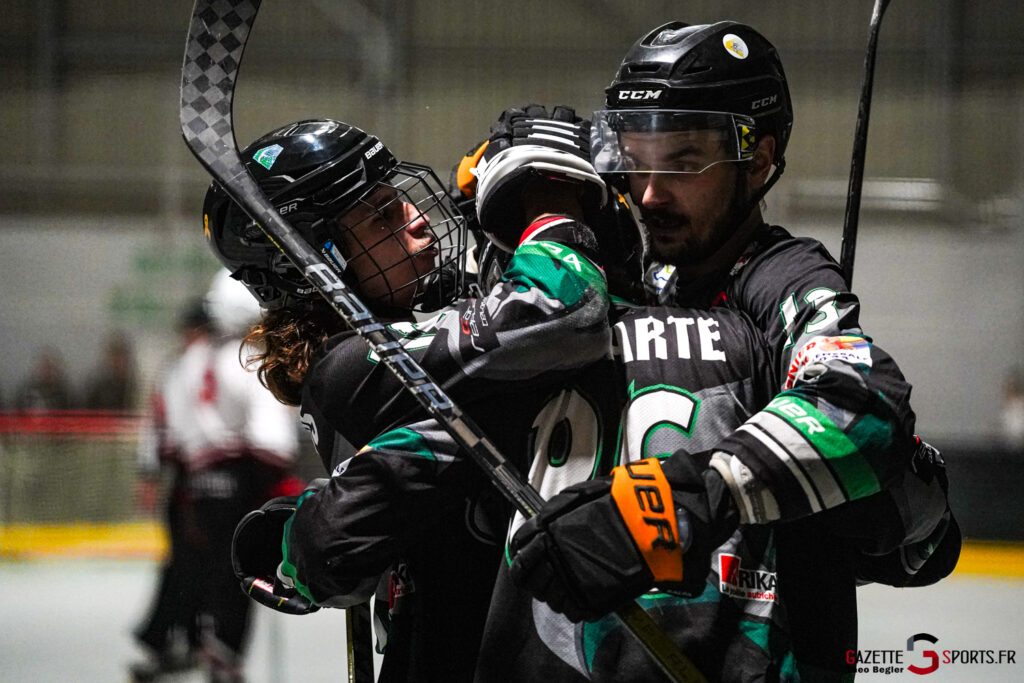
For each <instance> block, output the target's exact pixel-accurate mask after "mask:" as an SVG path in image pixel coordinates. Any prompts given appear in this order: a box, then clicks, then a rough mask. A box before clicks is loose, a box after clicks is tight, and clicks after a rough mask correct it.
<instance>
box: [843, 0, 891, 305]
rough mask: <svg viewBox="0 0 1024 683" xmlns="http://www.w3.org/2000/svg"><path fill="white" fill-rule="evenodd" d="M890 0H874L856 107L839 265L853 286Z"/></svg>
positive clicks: (849, 284) (848, 285)
mask: <svg viewBox="0 0 1024 683" xmlns="http://www.w3.org/2000/svg"><path fill="white" fill-rule="evenodd" d="M888 6H889V0H875V7H874V10H872V12H871V24H870V25H869V26H868V49H867V53H866V54H865V55H864V81H863V84H862V85H861V91H860V105H859V106H858V107H857V127H856V129H855V131H854V134H853V158H852V159H851V160H850V185H849V187H848V188H847V190H846V217H845V218H844V220H843V243H842V247H841V251H840V253H839V265H840V266H841V267H842V269H843V274H844V275H846V286H847V287H853V258H854V254H855V253H856V251H857V221H858V220H859V217H860V193H861V185H862V184H863V182H864V154H865V152H866V151H867V146H868V119H869V118H870V116H871V88H872V85H873V84H874V80H875V53H876V52H877V51H878V29H879V28H880V27H881V25H882V15H883V14H885V8H886V7H888Z"/></svg>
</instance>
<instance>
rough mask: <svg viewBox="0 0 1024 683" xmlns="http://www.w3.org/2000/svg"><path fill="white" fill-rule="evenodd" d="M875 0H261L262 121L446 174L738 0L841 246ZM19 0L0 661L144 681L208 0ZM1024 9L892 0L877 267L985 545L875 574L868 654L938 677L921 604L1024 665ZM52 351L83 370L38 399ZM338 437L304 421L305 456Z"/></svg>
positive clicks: (238, 109)
mask: <svg viewBox="0 0 1024 683" xmlns="http://www.w3.org/2000/svg"><path fill="white" fill-rule="evenodd" d="M871 5H872V3H871V2H870V0H824V1H822V0H766V1H763V2H750V1H749V0H747V1H746V2H739V1H735V0H719V1H717V2H716V1H712V0H694V1H692V2H687V3H678V2H660V1H659V2H647V1H639V2H623V3H614V2H610V1H609V0H591V1H586V2H585V1H584V0H565V1H563V2H558V3H552V2H550V1H544V0H522V1H521V2H518V3H515V6H514V8H512V7H511V6H510V5H509V3H506V2H496V1H493V0H487V1H485V2H474V3H468V2H464V3H463V2H459V3H454V2H449V3H439V2H427V1H425V0H408V1H406V2H398V1H397V0H380V1H375V2H371V1H370V0H355V1H351V2H350V1H344V2H343V1H340V0H337V1H332V0H292V1H290V2H286V1H285V0H264V2H263V6H262V9H261V10H260V19H259V21H258V22H257V24H256V26H255V28H254V30H253V35H252V38H251V40H250V44H249V47H248V49H247V53H246V63H245V65H244V67H243V68H242V70H241V75H240V78H239V84H238V88H237V91H236V96H235V112H234V118H235V125H236V134H237V137H238V142H239V145H240V146H244V145H246V144H248V143H249V142H250V141H251V140H252V139H253V138H254V137H255V136H256V135H257V134H258V133H260V132H262V131H264V130H267V129H269V128H270V127H272V126H274V125H275V124H279V123H284V122H287V121H292V120H296V119H299V118H303V117H315V116H330V117H334V118H339V119H342V120H345V121H350V122H352V123H355V124H358V125H360V126H362V127H365V128H366V129H369V130H372V131H374V132H376V133H377V134H378V135H379V136H380V137H381V138H382V139H384V140H386V141H388V145H389V147H390V148H391V149H392V150H393V151H394V152H395V153H396V155H397V156H399V157H401V158H404V159H408V160H411V161H417V162H422V163H427V164H430V165H432V166H433V167H434V168H435V169H436V170H437V172H438V175H440V176H441V177H442V178H446V177H447V174H448V171H449V169H450V168H451V167H452V165H453V164H454V163H455V162H456V161H457V160H458V159H459V158H460V157H461V156H462V155H463V153H464V152H465V151H466V150H468V149H469V148H470V147H471V146H472V145H474V143H476V142H478V141H479V140H480V139H482V138H483V137H485V136H486V134H487V131H488V128H489V126H490V124H491V122H492V120H493V119H494V118H495V117H496V116H497V115H498V114H499V113H500V112H501V111H502V110H503V109H504V108H506V107H508V106H510V105H513V104H525V103H527V102H534V101H535V102H541V103H544V104H549V105H553V104H557V103H566V104H570V105H573V106H574V107H575V108H576V110H577V111H578V112H580V113H582V114H584V115H586V114H587V113H588V112H590V111H593V110H594V109H597V108H600V106H601V103H602V93H603V89H604V87H605V86H606V85H608V83H609V82H610V80H611V78H612V76H613V75H614V73H615V70H616V67H617V66H618V63H619V60H620V59H621V56H622V55H623V54H624V52H625V50H626V49H627V48H628V47H629V45H630V44H631V43H632V42H633V41H634V40H635V39H636V38H637V37H638V36H640V35H641V34H642V33H643V32H645V31H647V30H649V29H651V28H653V27H655V26H657V25H659V24H661V23H664V22H667V21H669V20H673V19H680V20H684V21H687V22H690V23H705V22H710V21H715V20H719V19H734V20H737V21H741V22H745V23H748V24H751V25H752V26H754V27H755V28H757V29H759V30H760V31H761V32H762V33H763V34H765V35H766V36H768V37H769V38H770V39H771V40H772V41H773V42H774V43H775V45H776V46H777V47H778V49H779V51H780V53H781V56H782V59H783V61H784V63H785V65H786V70H787V75H788V77H789V85H790V89H791V93H792V97H793V100H794V107H795V124H794V128H793V135H792V140H791V142H790V145H789V148H788V152H787V160H788V165H787V170H786V173H785V175H784V176H783V178H782V180H781V181H780V182H779V184H778V185H777V186H776V187H775V188H774V189H773V190H772V191H771V193H770V194H769V195H768V198H767V209H766V212H767V219H768V220H769V222H774V223H778V224H781V225H784V226H786V227H787V228H788V229H789V230H790V231H791V232H793V233H796V234H805V235H810V236H813V237H816V238H818V239H820V240H821V241H822V242H824V243H825V245H826V246H827V247H828V248H829V250H830V251H831V252H832V254H833V255H834V256H835V257H836V258H837V259H838V257H839V250H840V240H841V233H842V224H843V212H844V208H845V202H846V193H847V178H848V174H849V170H850V154H851V147H852V141H853V131H854V125H855V121H856V117H857V102H858V97H859V94H860V85H861V78H862V70H863V61H864V46H865V42H866V38H867V26H868V20H869V18H870V14H871ZM3 8H4V9H3V15H4V19H3V21H2V22H0V54H2V59H0V74H2V82H3V84H4V86H3V91H4V94H3V97H2V98H0V124H2V130H3V133H2V139H3V158H4V163H3V164H0V245H2V248H0V273H2V279H3V283H4V284H3V296H2V297H0V320H2V323H0V350H2V354H0V590H2V592H3V595H4V596H5V597H4V600H3V601H2V602H0V681H62V680H76V681H111V680H126V679H127V670H128V665H129V663H130V662H131V661H133V659H135V658H136V657H137V655H138V651H137V648H136V646H135V643H134V641H133V639H132V629H133V628H135V627H136V626H137V624H138V622H139V620H140V619H141V618H142V616H143V614H144V612H145V610H146V609H147V607H148V603H149V600H150V598H151V594H152V589H153V585H154V582H155V580H156V576H157V568H158V566H159V563H160V561H161V559H162V558H163V557H164V553H165V552H166V548H167V539H166V537H165V532H164V530H163V525H162V518H161V512H160V510H161V504H162V502H163V499H164V498H165V497H166V495H167V488H168V487H167V482H166V481H159V480H158V481H156V482H154V481H152V478H151V477H149V478H147V477H146V476H144V475H145V473H146V471H147V469H146V462H145V458H146V453H147V448H148V444H149V442H148V441H147V439H149V437H150V435H149V434H148V433H147V429H146V424H147V421H148V417H149V416H148V411H149V403H148V400H147V398H148V396H149V395H150V394H151V392H152V390H153V388H154V386H155V383H156V381H157V380H158V378H159V376H160V373H161V371H162V370H163V369H164V367H165V366H166V364H167V363H168V361H169V360H170V359H171V358H172V357H173V356H174V354H175V352H176V350H177V349H178V344H179V340H178V332H177V327H176V326H177V322H178V319H179V316H180V313H181V311H182V310H183V308H184V307H185V306H186V304H187V303H188V302H189V301H191V300H193V299H194V298H195V297H198V296H201V295H202V294H203V293H204V292H205V291H206V288H207V286H208V285H209V283H210V280H211V278H212V277H213V275H214V273H215V272H216V269H217V264H216V261H215V259H214V257H213V256H212V255H211V254H210V253H209V252H208V250H207V247H206V244H205V243H204V239H203V236H202V225H201V223H202V221H201V213H200V207H201V202H202V198H203V195H204V193H205V190H206V187H207V186H208V184H209V177H208V176H207V175H206V173H205V172H204V171H203V169H202V168H201V167H200V166H199V164H198V163H196V161H195V159H194V158H193V157H192V155H191V154H190V153H189V151H188V149H187V148H186V147H185V145H184V143H183V142H182V139H181V134H180V130H179V127H178V104H179V99H178V98H179V93H178V88H179V84H180V80H181V72H180V70H181V59H182V50H183V48H184V44H185V35H186V31H187V28H188V22H189V16H190V11H191V8H192V2H191V0H172V1H171V2H167V3H160V4H158V5H157V4H154V3H148V2H137V1H133V0H98V1H90V2H86V1H85V0H5V1H4V3H3ZM1022 34H1024V4H1021V3H1020V2H1019V1H1018V0H988V1H987V2H981V3H968V2H934V1H932V0H892V2H891V4H890V6H889V8H888V10H887V13H886V16H885V21H884V24H883V26H882V28H881V34H880V39H879V44H878V55H877V64H876V67H875V82H874V97H873V103H872V110H871V127H870V133H869V136H868V145H867V156H866V172H865V180H864V185H863V197H862V209H861V215H860V230H859V236H858V242H857V252H856V258H857V260H856V266H857V267H856V275H855V279H854V283H853V289H854V291H855V292H857V293H858V294H859V296H860V298H861V302H862V304H863V310H864V314H863V316H862V319H861V322H862V325H863V327H864V328H865V329H866V330H867V331H868V332H869V333H870V334H871V336H872V337H873V339H874V341H875V342H877V343H878V344H879V345H881V346H883V347H884V348H885V349H886V350H888V351H890V352H891V353H892V355H893V356H894V357H895V358H897V359H898V361H899V363H900V366H901V368H902V370H903V371H904V373H905V375H906V376H907V377H908V378H909V380H910V381H911V382H912V383H913V385H914V391H913V397H912V399H913V405H914V408H915V410H916V413H917V431H918V433H919V434H921V435H922V436H923V437H925V438H926V440H928V441H929V442H931V443H933V444H934V445H936V446H937V447H938V448H939V449H940V450H941V451H942V453H943V455H944V457H945V460H946V462H947V464H948V468H949V471H950V480H951V482H952V491H951V498H952V501H953V505H954V510H955V512H956V514H957V515H958V517H959V519H960V523H961V526H962V528H963V531H964V535H965V537H966V543H965V545H964V550H963V554H962V556H961V560H960V564H959V566H958V567H957V569H956V571H955V573H954V574H953V576H952V577H950V578H948V579H946V580H944V581H942V582H940V583H939V584H937V585H935V586H933V587H929V588H922V589H905V590H898V589H893V588H886V587H881V586H868V587H864V588H862V589H860V590H861V592H860V596H861V600H860V634H861V635H860V641H861V642H860V647H861V648H862V650H861V651H860V652H859V653H856V656H857V657H858V658H859V659H858V661H859V662H861V664H860V666H861V667H862V671H863V673H862V674H860V675H858V679H859V680H861V679H862V680H898V679H901V678H902V679H914V678H916V677H915V676H914V674H912V673H909V672H908V671H907V670H906V667H907V666H908V665H909V664H914V663H917V664H923V663H924V662H925V660H924V659H923V658H922V657H921V653H920V650H921V649H922V647H923V646H922V645H918V647H917V649H915V650H913V651H911V650H909V649H908V640H909V639H912V638H913V637H914V636H915V635H917V634H922V633H925V634H930V635H931V636H932V637H934V638H936V639H937V642H935V643H934V644H928V647H929V648H931V649H933V650H934V651H936V652H937V653H939V655H940V664H939V667H938V669H937V670H936V671H934V673H932V674H929V678H928V679H926V680H929V681H931V680H935V681H978V680H984V681H1019V680H1024V663H1022V661H1024V639H1022V638H1021V636H1020V635H1019V634H1020V629H1019V626H1018V621H1019V612H1020V610H1021V608H1022V607H1024V521H1022V520H1024V495H1022V494H1021V492H1022V491H1024V268H1022V265H1021V264H1022V262H1024V155H1022V153H1021V150H1022V149H1024V41H1022V40H1021V35H1022ZM114 356H116V357H117V358H118V359H119V360H117V361H110V362H111V363H113V365H111V364H109V363H106V361H108V360H110V359H111V358H112V357H114ZM114 367H117V368H121V369H122V370H124V374H123V375H122V374H119V373H120V370H114V369H112V368H114ZM40 377H48V378H53V377H58V378H60V377H62V378H63V386H64V390H63V391H64V394H65V395H64V398H63V399H60V400H58V399H54V400H53V402H43V403H40V402H38V401H33V400H32V398H31V397H32V396H33V394H32V393H31V392H32V386H33V380H39V379H40ZM115 394H116V395H117V399H118V400H117V401H113V400H112V399H111V396H113V395H115ZM296 426H297V425H296ZM319 467H320V466H319V463H318V461H317V460H316V457H315V455H314V454H313V453H312V451H311V447H308V446H307V447H305V448H304V450H303V452H302V453H301V455H300V458H299V461H298V464H297V474H299V475H300V476H302V477H305V478H311V477H315V476H319V474H320V472H319ZM153 484H155V486H153ZM344 644H345V633H344V614H343V613H342V612H341V611H340V610H322V611H321V612H319V613H316V614H314V615H311V616H308V617H303V618H288V617H282V616H280V615H277V614H275V613H271V612H270V611H269V610H259V611H258V612H257V616H256V627H255V629H254V633H253V641H252V643H251V645H250V648H249V653H250V654H249V657H248V659H247V663H246V673H247V676H248V680H251V681H253V682H261V681H266V682H268V683H270V682H273V683H282V682H284V681H300V680H302V681H327V680H340V679H341V676H342V674H343V671H344V664H345V648H344ZM897 652H898V653H899V655H898V656H897V655H896V654H894V653H897ZM886 653H889V654H886ZM1006 653H1016V654H1015V655H1008V654H1006ZM989 660H996V661H989ZM196 676H198V674H196ZM179 680H183V681H184V680H193V679H190V678H188V677H187V676H182V677H180V678H179ZM194 680H200V678H198V677H197V678H195V679H194Z"/></svg>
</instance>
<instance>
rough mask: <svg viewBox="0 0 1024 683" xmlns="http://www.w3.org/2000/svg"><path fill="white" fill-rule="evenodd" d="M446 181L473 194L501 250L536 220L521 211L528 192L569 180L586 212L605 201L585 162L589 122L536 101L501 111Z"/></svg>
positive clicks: (515, 241) (604, 191)
mask: <svg viewBox="0 0 1024 683" xmlns="http://www.w3.org/2000/svg"><path fill="white" fill-rule="evenodd" d="M531 181H534V182H531ZM536 181H540V182H536ZM452 182H453V185H454V186H455V187H457V188H458V190H459V192H461V193H462V194H463V195H464V196H465V197H473V196H475V197H476V213H477V216H478V218H479V221H480V226H481V228H482V230H483V232H484V233H485V234H486V235H487V237H488V238H490V240H491V241H492V242H494V243H495V244H496V245H497V246H498V247H500V248H501V249H503V250H504V251H507V252H512V251H514V250H515V247H516V245H517V244H518V242H519V237H520V235H521V233H522V231H523V229H524V228H525V227H526V225H527V223H528V222H529V221H531V220H532V219H534V218H536V216H530V215H527V206H528V200H529V199H530V193H531V192H538V191H541V192H543V191H544V190H545V189H556V188H558V187H559V186H560V187H562V188H565V187H566V185H565V184H566V183H572V184H573V185H574V186H575V187H573V188H572V190H573V191H574V192H577V191H578V194H579V202H580V206H581V208H582V209H583V211H584V212H585V213H586V214H589V213H590V212H592V211H593V212H596V211H597V210H598V209H600V207H602V206H604V205H605V203H606V202H607V199H608V190H607V188H606V186H605V183H604V181H603V180H602V179H601V177H600V176H599V175H598V174H597V172H596V171H595V170H594V167H593V165H592V164H591V163H590V122H589V121H587V120H585V119H581V118H580V117H578V116H576V112H575V110H573V109H572V108H571V107H565V106H556V107H554V109H552V110H551V112H550V113H549V112H548V110H547V109H546V108H545V107H543V106H541V105H538V104H530V105H527V106H526V107H523V108H518V107H514V108H511V109H506V110H505V111H504V112H502V114H501V116H500V117H499V118H498V120H497V122H495V124H494V125H493V126H491V135H490V138H488V140H487V141H485V142H484V143H482V144H481V145H480V146H479V147H477V148H476V149H474V150H471V151H470V152H469V153H468V154H467V155H466V156H465V158H463V159H462V161H461V162H460V163H459V164H458V165H457V166H456V167H455V169H454V171H453V181H452ZM528 184H529V186H530V188H529V192H526V191H525V190H526V189H527V185H528ZM558 210H559V209H557V208H556V209H554V211H555V212H557V211H558Z"/></svg>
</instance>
